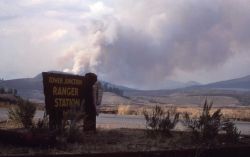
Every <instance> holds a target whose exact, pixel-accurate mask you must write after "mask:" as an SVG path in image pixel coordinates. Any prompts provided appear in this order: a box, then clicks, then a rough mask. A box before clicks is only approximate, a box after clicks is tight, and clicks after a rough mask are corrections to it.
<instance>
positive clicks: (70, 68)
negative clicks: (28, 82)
mask: <svg viewBox="0 0 250 157" xmlns="http://www.w3.org/2000/svg"><path fill="white" fill-rule="evenodd" d="M249 47H250V1H249V0H202V1H201V0H103V1H101V0H100V1H95V0H0V54H1V56H0V57H1V60H0V78H5V79H12V78H21V77H33V76H34V75H36V74H38V73H40V72H42V71H48V70H61V71H67V72H73V73H77V74H83V73H85V72H89V71H92V72H96V73H97V74H98V75H99V76H100V78H102V79H103V80H107V81H110V82H113V83H116V84H121V85H127V86H130V87H137V88H142V89H153V88H162V87H164V86H166V81H167V80H177V81H183V82H186V81H191V80H194V81H199V82H202V83H207V82H213V81H219V80H224V79H231V78H237V77H241V76H245V75H249V74H250V49H249Z"/></svg>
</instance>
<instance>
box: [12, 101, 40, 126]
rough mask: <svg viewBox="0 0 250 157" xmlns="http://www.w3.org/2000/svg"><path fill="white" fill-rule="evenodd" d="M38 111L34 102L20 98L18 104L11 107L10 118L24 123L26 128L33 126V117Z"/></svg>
mask: <svg viewBox="0 0 250 157" xmlns="http://www.w3.org/2000/svg"><path fill="white" fill-rule="evenodd" d="M35 112H36V106H35V104H34V103H32V102H30V101H28V100H23V99H19V100H18V102H17V106H16V107H13V108H10V109H9V111H8V115H9V119H10V120H12V121H14V122H17V123H18V124H22V126H23V127H24V128H31V127H33V117H34V115H35Z"/></svg>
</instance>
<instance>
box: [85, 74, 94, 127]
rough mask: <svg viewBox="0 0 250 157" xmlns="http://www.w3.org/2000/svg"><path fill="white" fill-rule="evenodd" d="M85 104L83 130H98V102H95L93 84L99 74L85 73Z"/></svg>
mask: <svg viewBox="0 0 250 157" xmlns="http://www.w3.org/2000/svg"><path fill="white" fill-rule="evenodd" d="M85 80H86V82H85V83H86V84H85V94H84V95H85V104H84V112H85V113H84V114H85V118H84V121H83V131H95V130H96V104H95V103H94V95H93V85H94V84H95V82H96V81H97V75H96V74H94V73H87V74H86V75H85Z"/></svg>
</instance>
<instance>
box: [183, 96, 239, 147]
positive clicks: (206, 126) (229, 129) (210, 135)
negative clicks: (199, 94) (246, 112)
mask: <svg viewBox="0 0 250 157" xmlns="http://www.w3.org/2000/svg"><path fill="white" fill-rule="evenodd" d="M212 106H213V102H210V103H208V101H207V100H205V103H204V105H203V110H202V113H201V115H200V117H198V119H191V118H190V116H189V114H187V113H186V114H185V115H184V119H185V120H184V124H185V125H186V126H187V127H188V128H190V129H191V131H192V134H193V136H194V137H195V139H196V140H201V141H204V142H209V141H213V140H215V139H216V138H217V137H218V135H219V132H220V131H223V132H225V133H226V134H225V136H226V137H227V138H226V139H227V141H238V139H239V137H240V132H239V131H238V129H237V128H236V127H235V125H234V123H233V122H230V121H229V120H224V121H223V120H222V113H221V110H220V109H217V110H216V111H215V112H214V113H213V114H211V109H212Z"/></svg>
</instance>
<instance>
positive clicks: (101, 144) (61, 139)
mask: <svg viewBox="0 0 250 157" xmlns="http://www.w3.org/2000/svg"><path fill="white" fill-rule="evenodd" d="M171 134H172V135H171V136H170V137H168V136H165V135H163V134H151V133H150V134H149V133H148V132H147V131H146V130H143V129H125V128H124V129H102V128H98V129H97V131H96V132H87V133H86V132H85V133H83V132H81V133H77V134H74V135H75V136H76V137H73V138H75V141H74V142H72V141H71V142H69V141H67V137H66V136H63V135H62V136H58V137H57V141H58V142H57V143H56V144H55V145H53V146H47V147H28V146H20V145H19V146H13V145H6V144H3V143H1V142H0V156H1V155H15V154H29V155H30V154H32V155H34V154H73V153H77V154H79V153H112V152H138V151H163V150H172V149H180V150H182V149H190V148H195V149H196V148H197V149H198V148H202V147H217V146H220V147H221V146H237V147H239V146H249V145H250V138H249V137H241V140H240V142H239V143H237V144H230V143H229V144H226V143H221V142H220V140H217V141H213V145H210V146H209V145H208V144H206V145H204V144H202V143H200V142H198V141H196V140H195V139H193V138H192V136H191V134H190V133H189V132H171Z"/></svg>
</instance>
